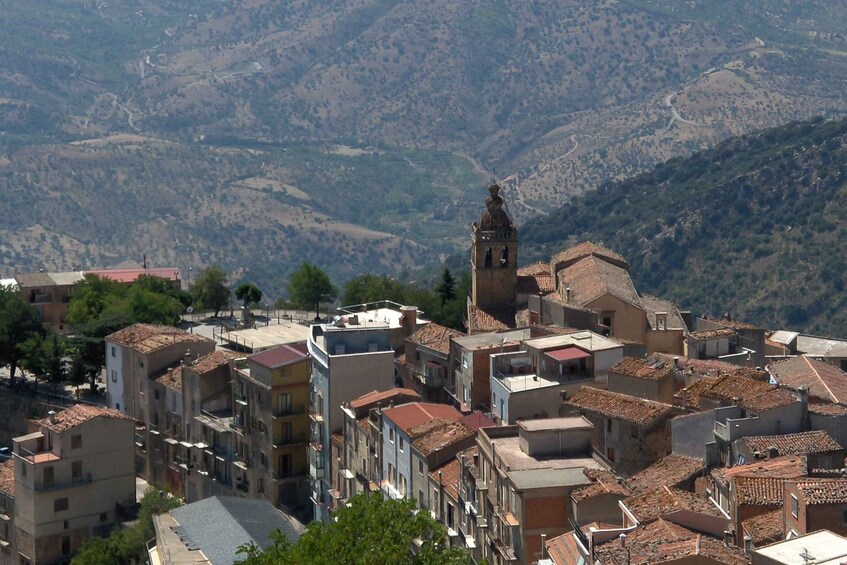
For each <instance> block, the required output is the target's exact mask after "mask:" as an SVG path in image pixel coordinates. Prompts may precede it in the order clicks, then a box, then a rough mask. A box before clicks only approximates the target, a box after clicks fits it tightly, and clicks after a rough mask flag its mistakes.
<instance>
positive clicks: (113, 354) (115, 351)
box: [112, 345, 118, 357]
mask: <svg viewBox="0 0 847 565" xmlns="http://www.w3.org/2000/svg"><path fill="white" fill-rule="evenodd" d="M117 356H118V352H117V349H115V346H114V345H113V346H112V357H117Z"/></svg>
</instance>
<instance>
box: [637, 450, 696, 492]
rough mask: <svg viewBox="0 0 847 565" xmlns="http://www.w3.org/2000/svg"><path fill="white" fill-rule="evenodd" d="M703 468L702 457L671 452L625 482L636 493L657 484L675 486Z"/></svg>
mask: <svg viewBox="0 0 847 565" xmlns="http://www.w3.org/2000/svg"><path fill="white" fill-rule="evenodd" d="M704 469H705V465H704V463H703V460H702V459H697V458H695V457H686V456H684V455H675V454H671V455H668V456H667V457H664V458H662V459H660V460H659V461H656V462H655V463H653V464H652V465H650V466H649V467H647V468H646V469H644V470H642V471H639V472H638V473H636V474H635V475H633V476H632V477H630V478H629V480H628V481H627V484H628V485H629V488H630V489H632V491H633V492H634V493H637V494H641V493H643V492H646V491H649V490H651V489H655V488H656V487H657V486H659V485H664V486H668V487H677V486H679V485H680V484H682V483H684V482H686V481H688V480H690V479H691V478H692V477H695V476H697V475H700V474H701V473H702V472H703V470H704Z"/></svg>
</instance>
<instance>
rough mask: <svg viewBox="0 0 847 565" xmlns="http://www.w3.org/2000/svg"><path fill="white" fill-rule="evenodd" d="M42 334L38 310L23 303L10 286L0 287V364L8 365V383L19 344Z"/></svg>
mask: <svg viewBox="0 0 847 565" xmlns="http://www.w3.org/2000/svg"><path fill="white" fill-rule="evenodd" d="M43 335H44V326H43V325H42V324H41V316H39V314H38V311H37V310H35V309H34V308H33V307H31V306H30V305H29V304H27V303H25V302H24V301H23V300H21V298H20V297H19V296H18V294H17V292H16V291H15V290H13V289H11V288H0V364H2V365H8V366H9V375H10V379H9V380H10V383H14V381H15V372H16V371H17V367H18V362H19V361H20V360H21V358H22V357H23V355H24V354H23V352H22V351H21V347H20V346H21V345H22V344H23V343H25V342H26V341H27V340H29V339H32V338H35V337H36V336H43Z"/></svg>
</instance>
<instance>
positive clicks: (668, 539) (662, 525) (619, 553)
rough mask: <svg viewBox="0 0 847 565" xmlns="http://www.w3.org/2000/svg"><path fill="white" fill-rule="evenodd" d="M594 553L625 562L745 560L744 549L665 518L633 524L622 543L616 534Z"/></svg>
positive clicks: (733, 564) (731, 564)
mask: <svg viewBox="0 0 847 565" xmlns="http://www.w3.org/2000/svg"><path fill="white" fill-rule="evenodd" d="M594 552H595V557H597V559H598V560H600V561H602V562H603V563H629V564H630V565H648V564H650V565H653V564H656V563H677V562H679V561H682V560H684V559H685V558H686V557H689V558H690V557H695V556H698V557H700V559H699V560H698V561H697V562H698V563H701V562H704V558H705V559H710V560H712V561H713V562H714V563H726V564H728V565H744V564H746V563H748V559H747V556H746V555H745V554H744V551H743V550H742V549H740V548H737V547H729V546H726V545H724V543H723V541H721V540H717V539H714V538H711V537H708V536H704V535H701V534H699V533H696V532H692V531H691V530H689V529H687V528H683V527H682V526H679V525H677V524H674V523H672V522H669V521H666V520H656V521H655V522H653V523H651V524H648V525H645V526H641V527H638V528H636V529H635V530H634V531H632V532H630V533H629V534H627V536H626V544H625V547H622V546H621V543H620V540H618V539H617V538H614V539H611V540H609V541H607V542H604V543H602V544H600V545H598V546H596V547H595V549H594Z"/></svg>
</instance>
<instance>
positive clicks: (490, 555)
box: [474, 417, 608, 564]
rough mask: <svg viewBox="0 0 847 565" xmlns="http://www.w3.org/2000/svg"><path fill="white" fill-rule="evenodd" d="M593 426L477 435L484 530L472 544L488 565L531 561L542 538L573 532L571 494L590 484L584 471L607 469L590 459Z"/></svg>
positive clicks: (542, 424) (505, 429)
mask: <svg viewBox="0 0 847 565" xmlns="http://www.w3.org/2000/svg"><path fill="white" fill-rule="evenodd" d="M593 427H594V426H592V424H591V422H589V421H588V420H586V419H585V418H580V417H577V418H550V419H545V420H531V421H527V422H519V423H518V424H517V425H516V426H501V427H494V428H482V429H480V430H479V433H478V435H477V446H478V448H479V471H478V473H477V474H478V478H477V483H476V488H477V491H478V494H477V497H478V499H479V500H480V506H481V508H480V509H479V518H478V524H483V523H484V524H485V528H481V529H480V531H481V532H482V536H483V539H477V540H475V541H474V545H476V546H477V547H481V548H482V553H483V555H482V557H483V558H485V559H487V560H488V562H489V563H493V564H500V563H531V562H534V561H536V560H537V559H539V558H540V557H541V548H542V536H546V537H548V538H552V537H554V536H557V535H560V534H563V533H565V532H567V531H569V530H571V529H572V527H571V523H570V522H571V516H570V515H569V512H568V509H569V506H570V505H569V499H570V494H571V492H572V491H573V490H574V489H575V488H578V487H580V486H584V485H587V484H589V483H590V482H591V481H590V480H589V478H588V477H587V475H586V472H585V470H586V469H607V468H606V467H605V466H604V464H603V463H602V462H601V461H600V460H598V459H596V458H594V457H593V456H592V450H591V431H592V429H593ZM607 470H608V469H607Z"/></svg>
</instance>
